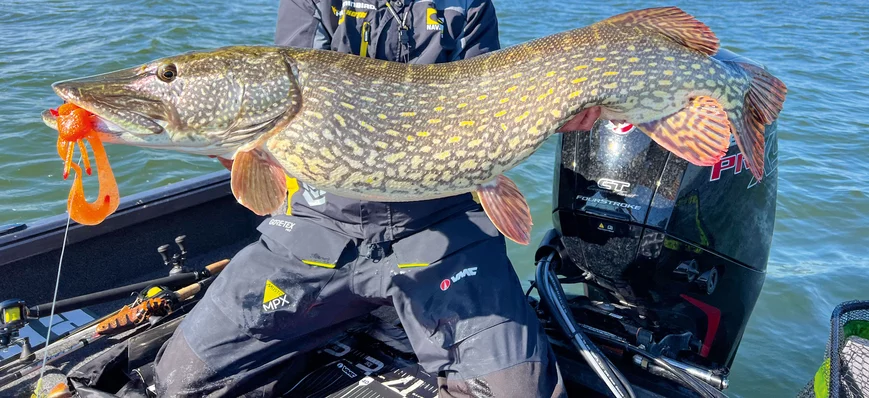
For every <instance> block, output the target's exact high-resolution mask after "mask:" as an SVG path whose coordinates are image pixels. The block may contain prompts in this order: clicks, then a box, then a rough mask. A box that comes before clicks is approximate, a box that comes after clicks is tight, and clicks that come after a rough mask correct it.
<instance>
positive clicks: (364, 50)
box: [359, 21, 371, 57]
mask: <svg viewBox="0 0 869 398" xmlns="http://www.w3.org/2000/svg"><path fill="white" fill-rule="evenodd" d="M370 42H371V23H369V22H367V21H366V22H363V23H362V44H361V45H360V46H359V56H360V57H367V56H368V43H370Z"/></svg>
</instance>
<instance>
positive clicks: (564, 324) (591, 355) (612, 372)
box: [535, 252, 636, 398]
mask: <svg viewBox="0 0 869 398" xmlns="http://www.w3.org/2000/svg"><path fill="white" fill-rule="evenodd" d="M554 256H555V253H554V252H553V253H550V254H549V255H548V256H546V257H545V258H544V259H541V260H540V261H539V262H538V264H537V273H536V275H535V282H536V285H537V290H538V292H539V293H540V298H541V299H543V301H544V302H546V304H547V306H548V307H549V308H550V309H551V310H552V316H553V318H555V320H556V322H558V324H559V325H560V326H561V328H562V330H563V331H564V332H565V333H567V335H568V336H570V338H571V341H572V342H573V344H574V345H575V346H576V348H577V350H579V353H580V354H581V355H582V357H583V358H584V359H585V360H586V362H588V364H589V366H591V369H592V370H593V371H594V372H595V373H596V374H597V375H598V377H600V378H601V380H603V382H604V384H606V385H607V388H609V390H610V392H611V393H612V394H613V395H614V396H616V397H617V398H626V397H629V398H635V397H636V395H634V391H633V389H632V388H631V385H630V383H629V382H628V381H627V379H625V377H624V375H622V374H621V372H619V371H618V369H616V367H615V366H614V365H613V364H612V363H611V362H610V361H609V359H608V358H607V357H606V356H605V355H604V354H603V353H602V352H601V351H600V350H599V349H598V348H597V346H596V345H595V344H594V343H593V342H592V341H591V340H589V338H588V337H587V336H586V335H585V334H584V333H583V332H582V330H581V329H580V328H579V327H578V326H577V324H576V321H575V320H574V319H573V315H572V314H571V313H570V311H569V310H567V308H568V306H567V300H566V298H565V297H564V291H563V290H561V284H559V283H558V277H557V276H556V275H555V273H554V272H553V271H552V270H551V269H550V265H551V262H552V258H553V257H554Z"/></svg>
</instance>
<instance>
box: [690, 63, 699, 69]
mask: <svg viewBox="0 0 869 398" xmlns="http://www.w3.org/2000/svg"><path fill="white" fill-rule="evenodd" d="M691 68H692V69H700V64H693V65H691Z"/></svg>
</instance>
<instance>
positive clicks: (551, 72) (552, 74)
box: [546, 71, 555, 77]
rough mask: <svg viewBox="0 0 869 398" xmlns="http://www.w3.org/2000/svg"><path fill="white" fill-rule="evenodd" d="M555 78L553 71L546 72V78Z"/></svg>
mask: <svg viewBox="0 0 869 398" xmlns="http://www.w3.org/2000/svg"><path fill="white" fill-rule="evenodd" d="M552 76H555V71H550V72H546V77H552Z"/></svg>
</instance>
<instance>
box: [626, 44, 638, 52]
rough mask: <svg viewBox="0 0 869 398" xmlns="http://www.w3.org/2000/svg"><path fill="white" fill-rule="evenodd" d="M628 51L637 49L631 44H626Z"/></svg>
mask: <svg viewBox="0 0 869 398" xmlns="http://www.w3.org/2000/svg"><path fill="white" fill-rule="evenodd" d="M628 51H637V47H636V46H635V45H633V44H631V45H630V46H628Z"/></svg>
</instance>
